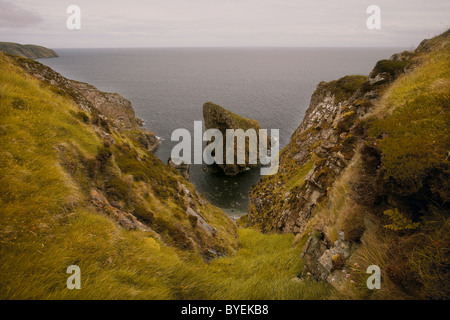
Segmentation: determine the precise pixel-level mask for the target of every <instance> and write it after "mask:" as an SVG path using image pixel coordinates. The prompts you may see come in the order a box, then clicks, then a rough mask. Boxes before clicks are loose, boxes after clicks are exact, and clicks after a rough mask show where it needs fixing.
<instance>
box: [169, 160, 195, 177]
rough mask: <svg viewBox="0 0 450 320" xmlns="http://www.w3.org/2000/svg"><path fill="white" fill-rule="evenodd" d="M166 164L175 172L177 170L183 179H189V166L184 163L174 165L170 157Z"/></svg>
mask: <svg viewBox="0 0 450 320" xmlns="http://www.w3.org/2000/svg"><path fill="white" fill-rule="evenodd" d="M167 164H168V165H169V167H171V168H174V169H175V170H177V171H178V172H179V173H180V174H181V175H182V176H183V178H185V179H187V180H188V179H189V178H190V176H191V175H190V174H189V169H190V167H191V165H190V164H186V163H184V162H182V163H180V164H175V163H174V162H173V161H172V157H170V158H169V160H167Z"/></svg>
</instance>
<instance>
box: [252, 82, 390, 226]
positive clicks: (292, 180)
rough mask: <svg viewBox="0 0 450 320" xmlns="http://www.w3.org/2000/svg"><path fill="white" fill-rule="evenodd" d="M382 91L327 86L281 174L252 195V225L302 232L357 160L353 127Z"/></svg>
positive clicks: (364, 85) (285, 154) (286, 154)
mask: <svg viewBox="0 0 450 320" xmlns="http://www.w3.org/2000/svg"><path fill="white" fill-rule="evenodd" d="M382 88H383V86H381V85H379V84H378V82H375V81H374V79H373V78H367V77H365V76H346V77H344V78H341V79H339V80H337V81H332V82H329V83H325V82H322V83H320V84H319V85H318V87H317V89H316V91H315V92H314V94H313V95H312V97H311V103H310V107H309V109H308V110H307V112H306V115H305V117H304V120H303V122H302V123H301V125H300V126H299V127H298V129H297V130H296V131H295V132H294V134H293V135H292V138H291V140H290V142H289V144H288V145H287V146H286V147H285V148H284V149H283V150H282V151H281V153H280V169H279V172H278V173H277V174H276V175H274V176H268V177H264V178H262V179H261V180H260V182H259V183H258V184H256V185H255V186H254V187H253V188H252V189H251V191H250V201H249V212H248V214H249V222H250V223H251V224H252V225H256V226H258V227H260V228H261V229H263V230H265V231H272V230H274V231H281V232H295V233H298V232H302V231H304V228H305V225H306V223H305V222H306V221H307V220H308V219H309V218H310V217H311V215H312V212H313V210H314V208H315V206H316V205H317V204H318V203H319V202H321V201H323V199H324V198H325V197H326V195H327V189H328V188H329V187H330V186H331V184H332V182H333V181H334V180H335V179H336V177H337V176H339V174H340V173H341V172H342V170H343V169H344V168H345V167H346V166H347V165H348V163H349V161H350V160H351V158H352V157H353V155H354V145H355V141H356V139H355V137H354V134H352V132H351V131H350V128H351V127H352V126H353V124H354V123H355V122H356V120H357V119H359V118H361V117H363V116H364V115H365V114H366V112H367V111H368V110H369V109H370V107H371V106H372V103H373V100H374V99H376V98H377V97H378V95H379V91H380V89H382Z"/></svg>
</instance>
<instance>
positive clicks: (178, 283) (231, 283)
mask: <svg viewBox="0 0 450 320" xmlns="http://www.w3.org/2000/svg"><path fill="white" fill-rule="evenodd" d="M0 70H1V71H0V109H1V110H0V111H1V113H0V114H1V116H0V298H1V299H316V298H321V297H323V296H324V295H325V294H326V293H327V292H328V290H329V288H328V287H327V286H326V285H323V284H320V283H309V282H304V283H298V282H295V281H293V280H292V278H294V277H295V276H297V275H298V274H299V273H300V271H301V268H302V261H301V259H300V258H299V256H300V251H301V246H299V245H293V240H294V239H293V235H263V234H261V233H259V232H257V231H255V230H250V229H240V230H238V234H237V235H236V227H235V226H234V225H233V223H232V222H231V220H230V219H229V218H228V217H227V216H226V215H225V213H224V212H222V211H221V210H220V209H218V208H216V207H214V206H212V205H210V204H206V205H202V204H201V201H200V199H199V196H198V195H196V194H195V192H193V187H192V185H191V184H190V183H189V182H188V181H186V180H184V179H183V178H182V177H181V176H180V175H179V174H178V173H177V172H175V171H173V170H171V169H170V168H168V167H167V166H165V165H163V164H162V163H161V162H160V161H159V160H158V159H156V157H155V156H154V155H152V154H149V153H147V152H146V151H145V150H144V149H142V148H140V147H139V143H138V142H137V141H135V139H133V136H132V135H127V134H126V133H118V132H115V131H114V130H112V131H111V134H112V135H113V137H114V139H115V140H116V142H117V143H116V145H114V146H111V147H105V146H104V145H103V142H102V141H101V139H100V138H98V136H97V135H96V133H95V131H94V130H93V127H92V125H91V124H89V117H86V116H83V115H81V116H80V114H79V109H78V107H77V106H76V105H75V103H74V102H73V101H72V100H70V97H69V96H68V95H61V94H58V93H57V90H54V88H53V87H52V86H50V85H46V84H44V83H42V82H40V81H38V80H36V79H34V78H32V77H30V76H28V75H27V74H25V73H24V72H23V71H22V70H21V69H20V68H19V67H17V66H16V65H15V64H14V58H11V57H7V56H5V55H2V54H0ZM137 156H139V157H140V158H141V161H138V160H137ZM179 183H183V184H184V185H185V186H186V187H187V188H188V189H189V190H190V192H191V194H192V195H191V197H192V199H191V200H192V201H191V202H190V203H189V205H191V206H194V207H196V210H198V211H199V212H201V214H202V215H203V216H204V217H205V218H206V219H207V221H208V223H209V224H210V225H211V226H213V227H215V228H216V229H217V232H216V234H215V235H214V236H207V235H206V234H205V233H204V232H203V231H201V230H200V229H199V227H197V226H196V225H194V224H193V223H192V221H189V219H188V218H187V216H186V214H185V205H186V202H185V198H183V197H181V196H180V193H179V191H177V190H178V189H179ZM91 188H96V189H97V190H101V191H103V192H104V193H105V195H106V196H107V197H108V199H109V200H110V201H112V200H115V201H117V202H120V203H121V205H122V206H123V207H124V209H125V210H128V211H129V212H134V213H135V214H136V216H138V217H140V218H142V219H143V221H146V222H148V223H149V225H151V226H152V227H153V228H154V229H158V230H162V235H163V238H164V241H165V243H163V242H162V241H160V240H159V239H156V238H154V237H153V236H152V234H151V233H147V232H142V231H127V230H125V229H123V228H121V227H119V226H118V225H117V224H116V222H114V220H112V219H110V218H109V217H108V216H106V215H105V214H102V213H101V212H99V210H98V208H97V207H95V206H93V205H92V204H91V202H90V194H89V191H90V190H91ZM108 192H109V193H110V194H108ZM236 236H238V239H239V240H238V243H236ZM177 237H178V238H177ZM187 238H189V239H191V240H192V243H194V246H195V248H191V250H181V249H180V248H179V246H178V245H177V243H176V241H177V240H180V239H181V240H183V241H184V240H186V239H187ZM208 246H211V247H213V248H219V249H220V248H221V249H223V252H226V253H228V256H227V257H223V258H219V259H215V260H213V261H212V262H210V263H207V262H205V261H204V260H203V258H202V256H201V255H200V254H199V252H200V251H201V250H202V248H203V247H208ZM235 249H237V250H235ZM70 265H78V266H79V267H80V268H81V290H69V289H67V288H66V280H67V278H68V276H69V274H67V273H66V270H67V267H68V266H70Z"/></svg>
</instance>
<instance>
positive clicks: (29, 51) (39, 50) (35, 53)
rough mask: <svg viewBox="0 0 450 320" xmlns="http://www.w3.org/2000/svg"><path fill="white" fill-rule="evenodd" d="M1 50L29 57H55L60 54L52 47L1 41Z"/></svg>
mask: <svg viewBox="0 0 450 320" xmlns="http://www.w3.org/2000/svg"><path fill="white" fill-rule="evenodd" d="M0 51H3V52H6V53H9V54H14V55H17V56H20V57H24V58H29V59H42V58H55V57H57V56H58V55H57V54H56V52H55V51H53V50H52V49H48V48H45V47H42V46H37V45H33V44H25V45H24V44H18V43H13V42H0Z"/></svg>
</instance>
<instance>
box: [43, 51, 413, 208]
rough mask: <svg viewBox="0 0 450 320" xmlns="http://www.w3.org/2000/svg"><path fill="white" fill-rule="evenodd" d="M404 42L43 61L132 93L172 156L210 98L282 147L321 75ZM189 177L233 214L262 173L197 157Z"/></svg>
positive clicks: (353, 68)
mask: <svg viewBox="0 0 450 320" xmlns="http://www.w3.org/2000/svg"><path fill="white" fill-rule="evenodd" d="M404 49H405V48H141V49H134V48H133V49H131V48H127V49H59V50H58V49H56V50H55V51H56V52H57V53H58V55H59V57H58V58H51V59H40V60H39V61H40V62H41V63H43V64H45V65H47V66H49V67H51V68H52V69H54V70H56V71H57V72H59V73H61V74H62V75H63V76H65V77H66V78H70V79H74V80H78V81H82V82H87V83H89V84H92V85H94V86H96V87H97V88H98V89H100V90H102V91H108V92H117V93H119V94H121V95H122V96H124V97H125V98H127V99H128V100H130V101H131V103H132V105H133V108H134V110H135V112H136V116H137V117H139V118H141V119H143V120H144V121H145V125H144V126H145V127H146V128H148V129H149V130H151V131H153V132H155V134H156V135H157V136H158V137H161V138H162V139H163V140H162V143H161V145H160V146H159V147H158V149H157V150H156V151H155V154H156V155H157V156H158V157H159V158H160V159H161V161H163V162H164V163H166V162H167V160H168V158H169V157H170V154H171V150H172V148H173V146H174V145H175V144H177V143H178V142H172V141H171V139H170V138H171V134H172V132H173V131H174V130H175V129H178V128H185V129H188V130H189V131H190V132H191V134H192V135H193V128H194V121H202V120H203V115H202V106H203V104H204V103H205V102H207V101H212V102H214V103H216V104H219V105H221V106H223V107H225V108H227V109H228V110H230V111H232V112H234V113H237V114H239V115H241V116H243V117H246V118H251V119H256V120H258V121H259V123H260V124H261V126H262V127H263V128H265V129H279V131H280V150H281V149H282V148H283V147H284V146H285V145H286V144H287V143H288V142H289V139H290V136H291V135H292V133H293V132H294V130H295V129H296V128H297V127H298V126H299V124H300V123H301V121H302V119H303V116H304V114H305V111H306V110H307V108H308V106H309V100H310V97H311V95H312V93H313V92H314V90H315V87H316V86H317V84H318V83H319V82H320V81H331V80H335V79H338V78H340V77H343V76H345V75H352V74H363V75H368V74H369V72H370V71H371V70H372V68H373V66H374V65H375V63H376V61H378V60H380V59H387V58H389V57H390V56H391V55H392V54H393V53H396V52H399V51H403V50H404ZM190 173H191V178H190V181H191V182H192V183H193V184H194V185H195V186H196V188H197V190H198V191H199V192H200V193H202V194H203V195H205V196H206V198H207V199H208V200H209V201H210V202H211V203H213V204H214V205H216V206H218V207H220V208H222V209H223V210H224V211H226V212H227V213H228V214H230V215H234V216H240V215H242V214H244V213H245V212H246V211H247V199H248V198H247V194H248V191H249V190H250V187H251V186H252V185H253V184H255V183H256V182H257V181H258V179H259V178H260V170H259V169H254V170H251V171H247V172H245V173H243V174H241V175H238V176H235V177H226V176H224V175H223V174H222V173H221V172H220V171H219V170H217V169H216V168H214V167H208V166H206V165H192V166H191V169H190Z"/></svg>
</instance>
